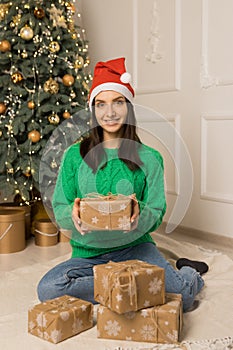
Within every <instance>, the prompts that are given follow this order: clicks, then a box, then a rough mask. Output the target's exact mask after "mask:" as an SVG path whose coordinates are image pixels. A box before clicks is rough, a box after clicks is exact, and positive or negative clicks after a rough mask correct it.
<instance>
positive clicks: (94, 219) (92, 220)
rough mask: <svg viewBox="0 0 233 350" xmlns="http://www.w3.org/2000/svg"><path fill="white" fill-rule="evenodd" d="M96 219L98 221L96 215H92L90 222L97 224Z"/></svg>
mask: <svg viewBox="0 0 233 350" xmlns="http://www.w3.org/2000/svg"><path fill="white" fill-rule="evenodd" d="M98 221H99V219H98V218H97V217H96V216H94V217H93V218H91V222H92V224H95V225H96V224H98Z"/></svg>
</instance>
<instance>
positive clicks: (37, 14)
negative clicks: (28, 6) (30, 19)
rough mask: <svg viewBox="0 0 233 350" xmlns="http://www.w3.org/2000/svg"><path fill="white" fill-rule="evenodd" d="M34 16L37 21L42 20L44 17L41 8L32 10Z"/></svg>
mask: <svg viewBox="0 0 233 350" xmlns="http://www.w3.org/2000/svg"><path fill="white" fill-rule="evenodd" d="M34 16H35V17H36V18H38V19H42V18H44V16H45V11H44V10H43V9H42V8H38V7H36V8H35V10H34Z"/></svg>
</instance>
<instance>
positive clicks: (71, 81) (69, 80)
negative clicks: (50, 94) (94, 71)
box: [62, 74, 74, 86]
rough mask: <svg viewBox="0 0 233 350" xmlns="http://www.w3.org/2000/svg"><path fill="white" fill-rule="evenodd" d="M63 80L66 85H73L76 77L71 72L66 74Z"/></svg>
mask: <svg viewBox="0 0 233 350" xmlns="http://www.w3.org/2000/svg"><path fill="white" fill-rule="evenodd" d="M62 82H63V84H64V85H65V86H72V85H73V84H74V77H73V76H72V75H70V74H65V75H64V77H63V78H62Z"/></svg>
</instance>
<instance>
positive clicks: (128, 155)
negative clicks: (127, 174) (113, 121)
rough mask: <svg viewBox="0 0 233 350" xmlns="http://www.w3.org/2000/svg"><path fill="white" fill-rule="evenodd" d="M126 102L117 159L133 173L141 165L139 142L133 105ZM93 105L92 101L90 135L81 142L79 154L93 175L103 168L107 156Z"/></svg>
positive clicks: (101, 130)
mask: <svg viewBox="0 0 233 350" xmlns="http://www.w3.org/2000/svg"><path fill="white" fill-rule="evenodd" d="M126 102H127V107H128V112H127V117H126V121H125V123H124V124H123V125H122V134H121V139H120V141H121V142H120V147H119V149H118V157H119V159H121V160H122V161H123V162H124V163H125V164H126V165H127V166H128V168H129V169H130V170H132V171H135V170H137V169H138V168H140V165H142V164H143V163H142V161H141V159H140V157H139V154H138V149H139V147H140V144H141V140H140V138H139V136H138V135H137V131H136V118H135V113H134V109H133V105H132V104H131V103H130V102H129V101H128V100H126ZM94 103H95V102H94V101H93V105H92V120H91V129H90V133H89V135H88V136H87V137H85V138H84V139H83V140H82V141H81V145H80V153H81V156H82V158H83V159H84V160H85V162H86V163H87V164H88V165H89V166H90V167H91V168H92V169H93V172H94V173H95V172H96V171H97V170H98V168H99V167H100V168H104V167H105V165H106V161H107V156H106V153H105V150H104V147H103V141H104V140H103V129H102V127H101V126H100V125H99V124H98V122H97V119H96V116H95V105H94Z"/></svg>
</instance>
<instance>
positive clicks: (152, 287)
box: [148, 277, 163, 295]
mask: <svg viewBox="0 0 233 350" xmlns="http://www.w3.org/2000/svg"><path fill="white" fill-rule="evenodd" d="M162 284H163V283H162V280H161V279H159V278H157V277H155V278H154V279H153V280H152V281H150V283H149V289H148V290H149V292H150V293H152V294H154V295H155V294H157V293H158V292H160V291H161V289H162Z"/></svg>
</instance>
